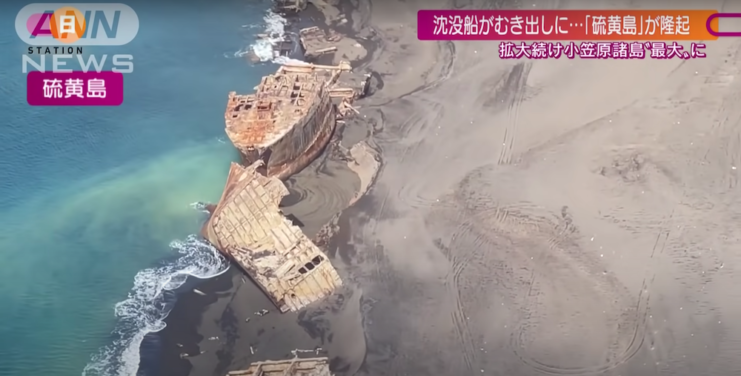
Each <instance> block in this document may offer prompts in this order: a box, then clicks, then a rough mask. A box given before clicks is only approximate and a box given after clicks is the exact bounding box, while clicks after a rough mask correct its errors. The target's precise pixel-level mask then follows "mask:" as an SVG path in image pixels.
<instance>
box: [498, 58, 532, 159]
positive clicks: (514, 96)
mask: <svg viewBox="0 0 741 376" xmlns="http://www.w3.org/2000/svg"><path fill="white" fill-rule="evenodd" d="M530 69H532V63H529V62H525V63H519V64H517V65H515V66H514V67H513V68H512V71H510V73H509V75H508V76H507V78H506V79H505V81H504V82H503V85H502V87H501V88H500V89H499V90H497V93H496V94H495V102H496V103H500V102H501V103H506V105H507V123H506V125H505V127H504V136H503V138H502V146H501V149H500V151H499V158H498V159H497V164H498V165H507V164H510V163H511V162H512V150H513V149H514V146H515V141H516V137H517V126H518V123H519V112H520V105H521V104H522V101H523V100H524V97H525V87H526V85H527V78H528V76H529V75H530Z"/></svg>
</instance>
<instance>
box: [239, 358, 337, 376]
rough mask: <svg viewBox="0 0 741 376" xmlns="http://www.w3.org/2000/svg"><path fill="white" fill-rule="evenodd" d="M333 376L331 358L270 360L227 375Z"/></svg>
mask: <svg viewBox="0 0 741 376" xmlns="http://www.w3.org/2000/svg"><path fill="white" fill-rule="evenodd" d="M258 375H262V376H299V375H300V376H333V374H332V372H331V371H330V370H329V360H328V359H327V358H326V357H322V358H303V359H302V358H298V357H296V358H293V359H287V360H268V361H264V362H255V363H252V364H250V367H249V368H247V369H246V370H241V371H231V372H229V373H228V374H227V376H258Z"/></svg>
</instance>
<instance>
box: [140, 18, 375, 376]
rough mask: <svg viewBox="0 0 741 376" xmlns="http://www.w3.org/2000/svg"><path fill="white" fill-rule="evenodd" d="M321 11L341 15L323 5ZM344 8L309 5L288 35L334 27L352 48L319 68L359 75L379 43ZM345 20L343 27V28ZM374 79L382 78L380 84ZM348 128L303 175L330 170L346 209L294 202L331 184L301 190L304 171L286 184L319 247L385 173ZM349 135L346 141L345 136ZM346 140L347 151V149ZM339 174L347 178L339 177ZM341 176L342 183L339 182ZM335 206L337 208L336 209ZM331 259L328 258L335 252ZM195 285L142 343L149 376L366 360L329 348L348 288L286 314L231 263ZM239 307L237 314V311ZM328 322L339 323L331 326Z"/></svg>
mask: <svg viewBox="0 0 741 376" xmlns="http://www.w3.org/2000/svg"><path fill="white" fill-rule="evenodd" d="M324 6H326V7H330V8H331V9H337V8H334V7H333V6H332V5H329V4H326V3H325V4H324ZM343 8H345V9H344V11H342V12H341V11H339V10H338V13H336V14H328V13H327V12H326V9H328V8H324V9H320V8H318V7H317V6H315V5H314V4H313V3H309V4H308V6H307V8H306V9H305V10H303V11H301V12H299V13H297V14H289V15H284V17H285V18H286V19H287V20H288V22H287V27H286V34H292V36H291V39H296V38H295V35H293V34H296V33H297V31H298V30H299V29H301V28H304V27H310V26H319V27H320V28H322V29H324V30H325V31H326V30H328V29H330V28H331V29H332V30H334V31H336V32H337V33H338V34H340V35H341V36H342V37H343V41H344V42H345V43H347V42H350V44H349V45H345V46H339V47H338V50H337V52H336V53H335V54H330V56H329V57H327V56H320V57H319V58H318V59H316V61H315V63H317V64H333V63H336V61H338V60H349V61H350V63H351V64H352V65H353V68H354V69H353V70H354V71H355V68H358V67H364V66H365V65H366V64H367V63H368V61H369V60H370V59H371V58H372V55H373V53H375V51H376V49H377V42H374V41H373V40H372V36H371V37H365V38H363V37H358V35H357V34H358V33H357V32H355V31H354V30H353V20H352V12H353V11H354V9H348V8H346V7H343ZM333 17H338V18H339V19H338V18H333ZM342 19H344V20H345V21H344V22H342V21H341V20H342ZM289 28H290V29H289ZM358 50H360V52H359V51H358ZM337 54H342V56H335V55H337ZM348 55H350V56H348ZM352 57H355V59H352ZM333 60H334V61H333ZM376 78H377V79H380V77H376ZM356 116H357V115H356ZM352 118H353V119H354V118H355V117H352ZM351 122H353V123H354V124H353V126H348V125H347V124H338V125H337V127H336V128H337V129H336V130H335V132H333V136H332V139H331V140H330V141H329V144H328V145H327V147H326V150H324V151H323V152H322V153H321V154H320V155H319V156H318V157H317V159H316V160H314V161H313V162H311V163H310V164H309V165H308V166H306V167H305V169H304V170H305V171H312V170H313V171H315V172H321V171H324V172H325V173H328V171H332V172H331V173H330V175H328V176H332V179H333V180H335V181H334V182H333V183H334V184H329V188H330V190H333V191H334V192H326V193H328V194H337V193H339V192H337V191H336V190H337V189H340V190H342V191H345V192H344V193H340V194H337V196H338V197H335V198H334V200H336V201H340V202H341V201H345V202H346V204H345V205H344V207H341V208H340V207H338V209H339V211H336V210H335V211H332V209H331V207H330V208H329V210H324V213H321V214H320V213H315V212H316V211H317V209H319V210H320V211H321V208H320V207H314V208H309V206H317V205H312V203H311V199H309V200H308V201H309V202H302V199H303V200H306V197H302V196H305V194H306V192H300V193H297V194H296V195H294V192H295V190H296V189H297V188H298V189H301V188H302V187H303V186H304V185H308V186H315V185H322V184H324V183H326V178H325V179H322V181H319V179H312V182H310V184H301V180H305V179H302V178H303V177H302V176H301V175H307V174H305V173H304V170H302V171H301V172H299V173H298V174H297V175H296V176H292V177H290V178H289V179H288V180H287V181H286V184H287V186H288V187H289V191H291V193H292V195H290V196H298V200H296V198H295V197H290V196H289V197H286V200H290V201H294V202H293V203H291V205H289V206H288V207H287V208H283V210H284V212H285V213H286V215H287V216H288V217H289V218H292V219H298V220H299V222H300V227H302V230H304V232H305V233H306V234H307V235H308V236H309V237H310V238H315V237H317V236H319V237H322V238H323V239H322V240H327V239H326V237H330V238H331V236H333V235H334V234H333V232H334V231H336V229H335V228H332V226H333V224H336V222H337V218H339V216H340V215H341V212H342V211H343V210H345V209H346V208H347V207H349V206H351V205H354V204H355V203H356V202H357V201H358V199H359V198H360V197H362V195H363V193H364V191H367V190H368V189H370V188H371V187H372V184H373V180H374V179H375V177H376V176H377V173H378V168H379V167H380V162H378V160H379V157H378V156H377V154H378V150H375V149H374V148H373V146H371V145H369V144H368V143H366V142H365V141H363V140H365V139H367V136H368V135H369V132H364V133H365V134H363V132H358V131H357V130H356V129H353V128H360V127H358V126H357V125H359V124H357V123H360V122H362V120H351ZM348 130H349V131H348ZM346 131H348V132H347V133H349V135H348V137H343V135H344V134H345V132H346ZM347 141H349V142H350V145H346V142H347ZM353 146H360V147H353ZM338 147H339V148H340V149H344V150H345V153H346V154H349V155H356V154H360V153H362V152H363V151H365V154H363V155H362V156H361V158H360V161H359V162H357V163H354V165H353V163H352V162H345V160H344V159H342V158H340V159H336V158H333V156H336V153H334V151H336V150H337V148H338ZM369 148H370V149H369ZM340 154H342V153H340ZM374 161H375V162H374ZM374 163H375V164H378V165H375V171H373V167H374ZM338 168H339V169H344V170H345V171H344V172H343V171H340V170H338ZM338 174H339V175H340V176H339V177H338V176H336V175H338ZM352 174H357V175H356V177H355V178H354V179H353V177H352V176H350V175H352ZM333 175H334V176H333ZM342 175H344V177H343V176H342ZM353 180H357V181H353ZM343 181H344V183H343ZM314 188H318V187H316V186H315V187H314ZM305 189H306V188H305ZM358 189H359V190H360V192H358ZM315 204H316V203H315ZM319 206H321V205H319ZM330 206H333V205H330ZM334 206H335V207H337V205H334ZM292 209H293V210H292ZM305 209H310V211H311V212H312V213H308V214H309V215H302V214H306V213H302V211H303V212H306V210H305ZM317 214H318V215H317ZM340 231H341V230H340ZM327 253H328V256H330V257H331V254H330V252H327ZM333 263H334V261H333ZM191 284H197V289H198V290H199V291H200V292H202V293H203V294H205V295H201V294H198V293H195V292H194V291H193V289H192V288H189V289H185V291H182V292H178V293H177V300H176V302H175V304H174V306H173V308H172V310H171V312H170V313H169V315H168V317H167V318H166V319H165V323H166V327H165V329H163V330H162V331H160V332H157V333H150V335H149V336H150V337H152V338H149V340H148V341H147V340H145V341H144V343H143V345H142V348H141V349H140V350H141V352H142V355H143V353H144V352H146V351H147V350H146V349H145V343H147V344H151V343H156V344H157V345H158V347H159V351H158V352H157V354H156V355H154V354H151V355H154V356H150V357H149V358H152V357H156V358H157V360H156V361H155V360H154V359H145V356H144V355H143V356H142V367H141V368H140V372H142V369H145V368H146V370H147V371H148V372H152V373H154V374H156V375H162V376H170V375H172V376H175V375H180V376H182V375H189V374H203V373H204V372H205V373H209V374H226V372H227V371H230V370H235V369H243V368H246V367H247V366H249V364H250V363H252V362H256V361H263V360H281V359H288V358H291V357H292V356H293V355H292V353H291V351H293V350H297V349H298V350H300V351H302V352H311V354H312V355H315V356H331V358H330V366H331V368H332V370H333V371H335V372H343V370H345V371H350V370H354V371H356V370H357V369H358V368H359V367H360V365H361V363H362V358H363V357H364V356H361V353H364V349H363V350H361V352H360V353H358V352H357V351H354V352H355V354H353V355H345V356H343V355H338V354H342V353H343V350H340V349H339V348H340V347H343V345H335V346H332V345H331V343H332V342H333V340H334V337H335V335H337V334H339V335H338V337H339V336H340V335H343V333H342V332H341V331H340V332H335V331H332V332H330V331H328V328H327V327H326V326H327V322H328V321H348V318H347V317H342V316H347V315H337V312H339V311H341V310H342V307H343V306H344V305H345V304H347V301H349V302H353V301H356V300H357V298H358V297H359V295H358V296H356V298H355V299H354V298H353V294H352V293H351V292H348V291H344V290H347V289H346V288H342V289H340V291H337V292H336V294H335V295H334V296H331V297H330V298H328V299H326V300H325V301H323V302H320V303H318V304H316V305H315V306H314V307H311V308H310V309H306V310H302V311H300V312H297V313H284V314H281V313H280V312H278V311H277V310H276V309H275V307H274V306H273V304H272V303H270V301H269V299H268V298H267V296H265V294H264V293H263V292H262V291H261V290H260V289H259V288H258V287H257V286H256V285H254V283H253V282H252V281H251V280H249V277H248V276H246V275H244V274H243V273H242V272H241V271H240V270H239V268H238V267H237V266H236V265H234V264H231V267H230V268H229V270H228V271H227V272H225V273H223V274H222V275H219V276H217V277H214V278H211V279H208V280H204V281H198V282H192V283H189V284H188V285H189V286H190V285H191ZM240 302H242V303H244V304H240ZM355 303H356V304H357V302H355ZM235 304H236V305H239V306H240V307H239V308H237V307H235V306H234V305H235ZM248 307H249V308H248ZM250 309H251V310H252V312H250ZM260 310H267V311H269V313H268V314H267V315H264V316H259V315H256V314H257V313H258V312H259V311H260ZM333 313H334V314H333ZM328 316H339V317H333V318H331V319H330V318H329V317H328ZM350 316H355V317H349V320H350V321H353V322H354V324H356V325H351V326H355V327H357V328H359V327H360V326H359V325H357V324H359V322H360V320H362V319H361V318H360V315H359V314H357V315H350ZM207 333H211V334H213V333H218V335H207ZM354 337H356V339H357V337H359V338H360V339H362V332H359V333H354ZM266 343H267V344H266ZM333 347H337V349H335V350H336V351H327V349H331V348H333ZM154 364H157V365H156V366H154ZM145 365H146V367H145ZM354 371H352V373H354Z"/></svg>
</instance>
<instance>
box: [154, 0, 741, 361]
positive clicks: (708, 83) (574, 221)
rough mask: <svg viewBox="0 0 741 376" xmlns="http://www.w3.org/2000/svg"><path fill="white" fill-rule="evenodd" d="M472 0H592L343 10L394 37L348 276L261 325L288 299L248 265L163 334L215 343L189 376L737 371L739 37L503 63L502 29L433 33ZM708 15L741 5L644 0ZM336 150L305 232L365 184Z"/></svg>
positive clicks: (349, 222)
mask: <svg viewBox="0 0 741 376" xmlns="http://www.w3.org/2000/svg"><path fill="white" fill-rule="evenodd" d="M347 4H351V3H350V2H348V3H347ZM671 4H674V5H671ZM345 6H348V7H349V5H345ZM454 6H455V7H467V8H493V7H495V6H496V7H503V8H514V7H517V6H523V7H524V6H526V7H528V8H530V7H536V8H554V7H558V8H561V9H580V8H584V3H583V2H577V1H563V0H562V1H548V2H537V1H534V2H528V3H527V4H525V3H522V2H517V3H516V4H515V3H508V2H504V1H500V2H483V1H472V2H471V1H468V2H466V1H455V2H454V4H453V3H447V2H442V1H424V2H422V1H421V0H419V1H413V0H407V1H393V0H389V1H384V2H380V1H373V2H371V1H369V0H362V1H361V2H360V3H359V4H357V6H355V8H353V9H349V8H346V9H344V10H343V11H344V12H345V13H348V12H349V13H350V14H352V16H351V17H350V21H349V22H348V24H349V25H351V26H352V27H353V28H354V30H356V31H358V32H360V33H366V34H365V35H371V34H372V35H376V36H377V38H378V43H380V45H379V48H377V49H375V50H373V49H371V50H369V51H368V53H367V56H366V57H365V58H364V61H363V64H364V65H367V66H368V67H370V68H371V69H373V70H374V71H376V72H377V73H378V75H377V76H378V78H380V81H379V84H378V89H379V90H377V91H376V93H375V94H374V95H373V96H372V97H371V98H368V99H367V100H365V101H363V102H361V103H360V106H361V112H362V116H363V117H364V119H365V122H364V124H365V125H364V126H365V127H366V128H357V127H360V125H359V124H360V122H358V125H353V124H354V123H352V124H349V127H348V130H347V132H349V134H355V135H359V134H363V133H364V132H365V134H367V133H371V134H372V135H373V136H372V140H373V142H374V143H375V144H377V145H378V146H379V147H380V149H381V151H382V156H383V160H384V166H383V168H382V171H381V173H380V174H379V176H378V179H377V181H376V183H375V185H374V187H373V188H372V189H371V191H370V193H369V194H368V195H366V196H365V197H363V198H361V199H360V200H359V201H358V202H357V203H356V204H355V205H354V206H353V207H351V208H350V209H348V210H345V211H344V213H343V214H342V216H341V217H340V218H339V225H340V233H339V234H338V236H337V237H335V239H334V240H333V242H332V244H330V247H329V250H328V253H329V254H330V255H331V256H332V257H333V262H334V263H335V264H336V265H337V266H338V269H339V270H340V272H341V274H342V276H343V279H345V281H346V287H345V288H344V290H343V291H340V292H339V293H338V294H337V296H335V297H334V298H333V299H331V300H330V301H327V302H324V303H323V304H321V305H320V306H317V307H314V308H311V309H309V310H307V311H305V312H302V313H300V314H298V315H291V314H287V315H277V314H274V313H271V314H269V315H268V316H264V317H257V318H255V317H253V316H251V315H252V312H254V311H257V310H259V309H261V308H268V309H272V307H270V306H269V304H268V303H267V299H266V298H264V296H262V295H261V294H260V293H259V292H258V291H256V289H255V288H254V287H253V286H252V285H251V284H250V283H244V282H242V280H241V275H239V273H231V274H228V275H224V276H222V277H220V278H218V279H215V280H212V281H208V282H206V283H205V285H204V287H203V288H202V289H203V290H204V291H207V290H208V295H207V296H206V297H200V298H197V297H195V296H186V297H184V298H183V299H182V300H181V302H180V303H179V305H182V306H184V307H185V306H188V305H189V304H192V307H201V308H194V309H193V311H195V312H190V313H189V316H188V315H183V317H185V316H188V318H187V319H186V318H183V319H179V320H180V322H182V323H184V324H183V325H184V326H181V325H180V324H179V323H178V322H179V321H178V320H175V319H173V320H172V321H173V323H172V324H170V326H168V328H167V329H166V330H165V331H166V332H167V331H170V332H171V333H180V334H181V335H183V336H184V337H183V339H182V341H186V340H187V341H189V342H190V343H189V344H187V346H196V344H198V346H199V349H200V350H199V351H204V350H205V351H206V352H205V353H204V354H202V355H199V356H197V357H194V358H190V359H187V360H182V361H181V362H182V363H181V364H185V365H183V372H187V370H188V366H187V363H191V364H192V369H191V372H190V374H191V375H199V376H200V375H212V374H213V375H223V374H224V373H225V371H226V370H231V369H237V368H242V367H245V366H246V365H247V364H249V363H250V362H253V361H256V360H261V359H266V358H276V357H284V356H287V354H288V353H289V352H290V351H291V350H293V349H295V348H314V347H316V346H320V347H322V348H323V349H324V350H326V351H327V354H328V355H329V356H330V357H331V358H332V359H333V365H334V368H335V369H336V371H337V373H338V375H352V374H359V375H473V374H477V375H478V374H483V375H542V374H554V375H687V376H696V375H723V376H725V375H731V374H734V372H736V371H737V370H738V367H739V366H738V361H737V360H736V359H737V356H736V354H738V353H739V351H741V331H740V329H741V328H739V327H738V325H734V324H732V320H731V319H732V317H735V315H736V314H738V313H739V311H741V296H739V292H738V290H737V289H736V286H737V285H738V284H739V282H741V281H740V279H741V277H739V274H734V271H735V269H737V268H739V267H741V259H740V257H739V256H738V254H737V253H736V252H734V249H735V247H737V244H739V237H740V236H741V230H739V229H738V222H736V220H737V219H738V218H741V205H740V203H741V200H740V199H739V198H740V197H739V195H740V194H741V190H740V189H739V187H738V179H739V170H738V169H737V167H741V152H740V150H741V149H740V148H741V135H739V130H740V129H741V128H739V126H738V124H737V123H738V121H739V119H740V118H741V106H739V100H738V98H737V97H738V96H739V94H738V93H741V81H739V80H737V79H735V78H736V77H737V76H738V74H739V56H738V53H739V51H741V42H739V41H738V40H736V39H732V38H725V39H721V40H718V41H715V42H711V43H709V44H708V49H707V55H708V58H707V59H697V60H687V61H679V60H668V61H661V60H650V59H649V60H641V61H635V60H633V61H583V60H567V59H562V60H557V61H556V60H540V61H525V60H522V61H513V60H510V61H506V60H500V59H499V58H498V57H497V47H498V45H497V43H493V42H480V43H475V42H467V43H420V42H419V41H417V40H416V35H415V26H416V25H415V17H416V11H417V10H418V9H421V8H423V7H424V8H450V7H454ZM636 6H637V5H636V4H635V3H632V2H619V1H611V2H597V3H590V4H589V7H590V8H616V9H620V8H622V9H626V8H635V7H636ZM698 6H701V7H702V8H704V9H719V10H721V11H723V12H739V11H741V5H737V4H731V3H722V2H720V1H710V2H709V3H706V4H702V5H699V4H697V3H690V2H681V4H677V3H676V2H675V3H669V2H648V3H642V4H641V7H642V8H646V9H651V8H653V9H666V8H677V9H691V8H698ZM371 28H372V31H371ZM737 29H741V27H737ZM353 127H355V128H353ZM319 163H320V164H321V163H322V162H319ZM327 163H336V164H335V165H332V166H329V165H326V164H325V165H323V166H324V167H322V168H316V169H308V170H307V171H304V172H302V173H301V174H299V175H297V176H296V178H295V189H301V190H303V191H304V192H305V197H307V199H305V200H303V201H300V202H298V204H296V209H290V208H289V209H288V210H287V211H289V212H290V211H291V210H293V211H295V212H296V216H297V217H298V218H299V219H301V220H302V221H305V222H307V225H306V227H305V228H307V231H308V232H309V233H311V231H316V229H318V226H320V225H321V224H322V223H323V222H322V221H326V220H327V219H329V218H330V217H331V216H332V215H333V213H331V210H329V209H326V208H328V207H329V208H331V209H334V208H339V210H341V209H342V206H343V205H345V203H346V202H349V200H352V199H353V195H354V194H353V193H352V189H348V188H347V186H348V184H349V185H350V186H353V187H354V188H353V189H356V188H357V187H358V186H360V185H361V184H362V181H361V180H362V179H358V178H357V177H353V176H354V174H353V173H352V172H351V171H349V170H348V169H347V166H344V168H345V169H344V170H342V169H341V167H343V166H342V162H331V161H330V162H327ZM333 166H334V167H333ZM333 168H337V169H338V170H337V171H349V172H347V174H346V175H343V174H342V173H335V172H334V170H333ZM321 174H325V175H321ZM299 187H300V188H299ZM311 197H313V198H311ZM312 200H313V201H312ZM319 204H321V205H322V206H317V205H319ZM312 226H314V227H316V229H314V228H312ZM199 288H200V287H199ZM207 298H208V299H211V300H212V301H213V302H212V303H209V304H208V305H205V304H203V303H200V305H199V304H197V303H195V302H194V300H195V299H204V301H205V299H207ZM189 302H190V303H189ZM206 302H208V301H206ZM176 310H177V311H178V312H182V311H183V309H178V308H176ZM173 315H175V313H173ZM173 317H176V316H173ZM247 317H252V318H251V320H250V322H249V323H247V322H244V320H245V319H246V318H247ZM194 327H195V328H197V329H196V332H194V333H188V330H192V328H194ZM188 328H191V329H188ZM174 336H176V334H171V335H170V334H167V333H165V334H164V337H165V338H175V337H174ZM212 336H218V337H219V340H213V341H209V340H208V338H209V337H212ZM185 337H187V338H185ZM165 342H167V341H165ZM172 342H173V341H171V340H170V342H169V343H165V348H166V351H170V352H171V353H173V354H174V353H176V352H179V351H180V349H179V348H177V346H175V345H174V344H173V343H172ZM183 344H184V345H186V344H185V343H183ZM250 346H253V349H255V348H256V349H257V350H256V351H255V354H254V355H253V354H251V352H250V350H249V347H250ZM178 361H180V360H179V359H178V360H173V361H172V363H166V364H173V365H174V364H176V362H178ZM173 369H174V367H173ZM171 374H179V375H183V374H185V373H171Z"/></svg>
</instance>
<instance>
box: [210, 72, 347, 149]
mask: <svg viewBox="0 0 741 376" xmlns="http://www.w3.org/2000/svg"><path fill="white" fill-rule="evenodd" d="M338 76H339V71H338V70H330V69H319V68H307V67H289V66H282V67H281V68H280V69H279V70H278V72H276V73H275V74H273V75H268V76H265V77H263V79H262V81H261V82H260V84H259V85H258V86H257V88H256V89H257V92H256V93H255V94H248V95H239V94H237V93H236V92H231V93H229V100H228V102H227V109H226V113H225V120H226V133H227V135H228V136H229V139H230V140H231V141H232V143H233V144H234V145H235V146H237V147H238V148H239V147H252V148H255V149H262V148H265V147H268V146H270V145H272V144H273V143H275V142H277V141H278V140H280V139H281V138H283V137H284V136H285V135H286V134H287V133H288V132H289V131H290V130H291V128H292V127H293V126H295V125H296V124H297V123H298V121H299V120H300V119H301V118H303V117H304V116H306V115H307V114H308V113H309V110H310V108H311V106H312V105H313V104H314V103H315V102H316V101H317V99H318V97H319V95H322V94H321V93H322V90H325V87H326V86H327V85H328V84H331V83H332V82H334V81H336V79H337V77H338Z"/></svg>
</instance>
